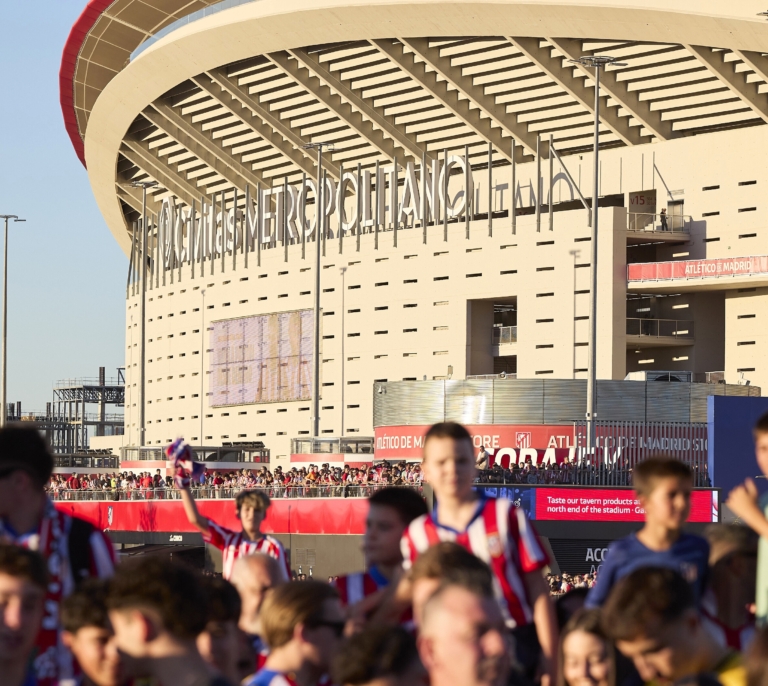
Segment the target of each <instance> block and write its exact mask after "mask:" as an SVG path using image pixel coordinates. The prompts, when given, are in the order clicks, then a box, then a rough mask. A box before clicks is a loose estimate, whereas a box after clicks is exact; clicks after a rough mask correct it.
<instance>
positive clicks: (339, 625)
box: [307, 619, 346, 638]
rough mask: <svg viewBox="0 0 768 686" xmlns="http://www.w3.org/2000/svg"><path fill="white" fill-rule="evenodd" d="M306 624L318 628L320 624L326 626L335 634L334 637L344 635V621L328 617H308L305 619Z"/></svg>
mask: <svg viewBox="0 0 768 686" xmlns="http://www.w3.org/2000/svg"><path fill="white" fill-rule="evenodd" d="M307 626H308V627H311V628H313V629H318V628H320V627H321V626H327V627H328V628H329V629H331V630H332V631H333V633H334V634H336V638H341V637H342V636H343V635H344V627H345V626H346V622H342V621H333V620H330V619H309V620H307Z"/></svg>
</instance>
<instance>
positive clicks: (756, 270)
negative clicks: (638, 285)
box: [627, 255, 768, 281]
mask: <svg viewBox="0 0 768 686" xmlns="http://www.w3.org/2000/svg"><path fill="white" fill-rule="evenodd" d="M749 274H768V256H766V255H758V256H752V257H731V258H717V259H712V260H680V261H679V262H646V263H639V264H630V265H628V266H627V280H628V281H663V280H666V279H701V278H709V277H722V276H743V275H749Z"/></svg>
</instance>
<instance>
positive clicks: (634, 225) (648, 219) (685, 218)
mask: <svg viewBox="0 0 768 686" xmlns="http://www.w3.org/2000/svg"><path fill="white" fill-rule="evenodd" d="M692 223H693V217H692V216H691V215H690V214H664V215H662V214H650V213H644V212H627V231H642V232H644V233H663V232H664V231H677V232H683V233H690V231H691V224H692Z"/></svg>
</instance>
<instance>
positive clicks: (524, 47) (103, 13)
mask: <svg viewBox="0 0 768 686" xmlns="http://www.w3.org/2000/svg"><path fill="white" fill-rule="evenodd" d="M642 5H643V6H642V7H640V6H638V4H637V3H631V2H625V1H622V0H612V1H611V0H591V2H583V1H577V0H559V1H554V0H553V1H552V2H543V1H538V0H529V1H528V2H519V1H516V0H505V1H504V2H490V1H488V0H485V1H482V2H467V1H466V0H465V1H463V2H458V1H451V0H447V1H445V0H443V1H441V2H434V1H430V0H395V1H390V2H386V3H384V2H376V1H374V0H361V1H358V2H355V3H345V2H343V1H340V0H312V1H308V0H223V1H222V0H218V1H217V0H115V1H110V0H90V2H89V3H88V5H87V7H86V8H85V10H84V12H83V14H82V15H81V17H80V18H79V19H78V21H77V22H76V24H75V26H74V27H73V29H72V32H71V34H70V36H69V38H68V40H67V43H66V46H65V48H64V55H63V59H62V67H61V74H60V88H61V104H62V110H63V114H64V120H65V123H66V126H67V130H68V133H69V135H70V137H71V139H72V143H73V145H74V148H75V151H76V152H77V154H78V156H79V157H80V159H81V160H82V161H83V163H84V164H87V166H88V170H89V174H90V176H91V183H92V186H93V189H94V192H95V195H96V198H97V201H98V203H99V205H100V208H101V210H102V212H103V214H104V216H105V218H106V220H107V222H108V224H109V226H110V228H111V230H112V231H113V233H114V234H115V237H116V238H117V239H118V241H119V243H120V244H121V246H122V247H123V249H125V250H128V249H129V247H130V239H129V234H128V231H127V229H128V227H129V225H130V220H131V219H132V218H133V217H135V215H136V212H137V211H138V210H140V208H141V196H140V193H139V191H137V189H136V188H133V187H131V186H130V182H131V181H132V180H140V179H144V178H151V179H152V180H155V181H157V182H158V186H157V187H156V188H154V189H152V192H151V193H150V209H153V210H154V211H156V210H157V207H158V206H159V202H160V201H161V200H162V198H163V197H165V196H166V195H168V194H172V195H174V196H175V197H176V198H177V201H180V202H181V203H186V204H190V203H191V202H192V201H199V200H200V198H201V196H206V197H211V196H212V195H213V194H214V193H220V192H221V191H226V192H233V191H234V190H237V191H238V192H243V191H244V190H245V186H247V185H249V186H255V185H256V184H258V183H261V184H262V185H272V184H273V183H282V181H283V179H285V178H287V179H288V181H289V182H290V183H295V182H296V181H297V180H298V179H300V177H301V175H302V174H304V173H306V174H308V175H313V174H314V173H315V162H314V154H315V153H314V152H313V151H311V150H304V149H303V148H302V145H303V144H305V143H309V142H318V141H330V140H332V141H334V143H335V146H336V147H335V151H334V152H333V153H332V154H331V155H330V156H329V158H328V165H327V169H328V172H329V173H330V174H331V175H332V176H335V177H337V178H338V175H339V173H340V171H341V170H342V169H343V168H347V169H348V168H349V167H350V166H355V167H356V166H357V164H358V163H359V164H361V165H362V167H363V168H371V167H372V166H373V165H375V163H376V162H377V161H378V162H391V161H392V160H393V159H395V158H397V159H398V160H400V161H405V160H408V159H418V160H420V159H421V158H422V156H426V157H428V158H432V157H435V156H437V155H439V154H442V151H443V150H444V149H446V148H447V149H449V150H450V149H459V148H461V149H462V150H463V148H464V146H465V145H468V146H469V150H470V155H477V156H478V159H479V158H480V157H481V156H482V157H483V159H485V156H486V155H487V151H488V145H489V144H491V145H492V147H493V149H494V160H495V163H496V164H506V163H508V162H509V161H510V160H511V157H512V141H513V140H514V141H515V142H516V144H517V145H516V155H517V158H518V161H522V160H525V159H531V156H532V155H533V154H534V152H535V150H536V145H537V136H539V135H541V136H542V137H543V138H545V139H548V138H549V136H550V135H552V136H553V138H554V141H555V145H556V146H557V148H558V150H559V151H560V153H561V154H575V153H580V152H584V151H586V150H588V149H589V148H590V146H591V143H592V133H593V132H592V117H593V114H592V111H593V109H592V108H593V106H594V105H593V102H594V86H593V81H592V74H591V73H590V72H589V70H586V69H584V68H582V67H581V66H580V65H575V64H573V63H571V62H569V60H571V59H574V58H576V57H579V56H581V55H585V54H587V55H590V54H609V55H612V56H614V57H617V58H619V59H620V60H621V61H623V62H626V63H627V66H625V67H621V68H609V69H608V71H607V73H606V74H605V76H604V79H603V81H602V84H601V86H602V88H601V91H602V92H601V95H602V105H603V106H602V138H601V140H602V145H603V146H605V147H618V146H635V145H640V144H645V143H651V142H654V141H665V140H670V139H674V138H678V137H681V136H692V135H699V134H705V133H709V132H713V131H718V130H724V129H730V128H734V127H749V126H759V125H763V124H765V123H767V122H768V57H766V53H768V22H766V19H765V17H764V16H761V15H760V14H759V13H760V12H761V11H762V10H765V3H763V4H761V3H759V2H754V1H752V0H744V1H742V2H739V3H723V2H721V1H720V0H646V1H645V2H644V3H642ZM712 140H713V141H714V140H715V139H712ZM702 144H704V145H707V144H708V143H706V142H705V141H704V139H703V140H702ZM713 144H714V143H713Z"/></svg>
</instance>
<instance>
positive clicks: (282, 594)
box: [259, 574, 339, 650]
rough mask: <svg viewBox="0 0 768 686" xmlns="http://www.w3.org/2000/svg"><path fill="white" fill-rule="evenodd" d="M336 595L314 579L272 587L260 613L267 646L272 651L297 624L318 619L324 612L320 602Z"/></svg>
mask: <svg viewBox="0 0 768 686" xmlns="http://www.w3.org/2000/svg"><path fill="white" fill-rule="evenodd" d="M302 576H305V575H304V574H302ZM338 597H339V592H338V591H337V590H336V589H335V588H334V587H333V586H329V585H328V584H326V583H323V582H322V581H315V580H313V579H309V580H308V581H302V582H301V583H300V584H299V583H295V584H281V585H280V586H277V587H276V588H274V589H273V590H272V591H271V592H270V593H269V595H268V596H267V598H266V600H264V604H263V605H262V606H261V611H260V613H259V616H260V618H261V625H262V631H263V634H264V639H265V640H266V642H267V644H268V645H269V647H270V648H272V649H273V650H274V649H275V648H279V647H280V646H284V645H285V644H286V643H288V642H289V641H290V640H291V638H292V636H293V630H294V628H295V627H296V625H298V624H308V623H310V622H311V621H312V619H314V618H318V617H319V615H320V613H322V611H323V603H325V601H326V600H335V599H338Z"/></svg>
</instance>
